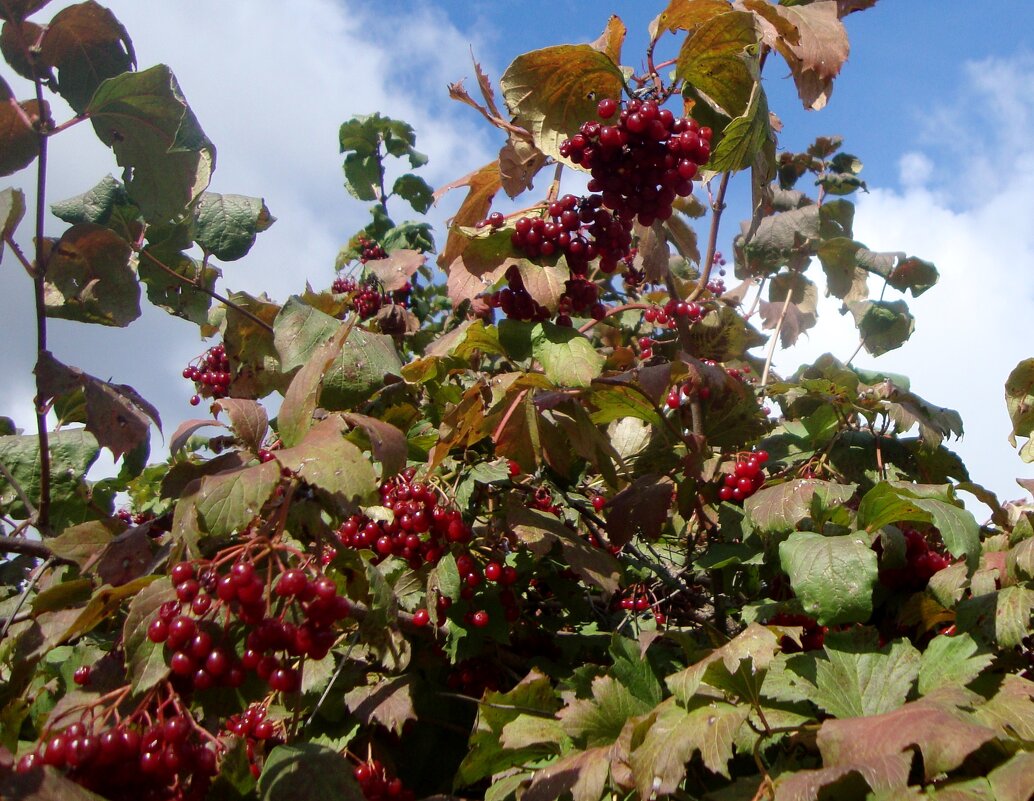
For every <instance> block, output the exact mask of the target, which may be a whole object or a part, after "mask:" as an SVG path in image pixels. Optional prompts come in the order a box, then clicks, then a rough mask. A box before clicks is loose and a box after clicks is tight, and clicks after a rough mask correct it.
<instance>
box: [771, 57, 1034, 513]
mask: <svg viewBox="0 0 1034 801" xmlns="http://www.w3.org/2000/svg"><path fill="white" fill-rule="evenodd" d="M1031 67H1034V59H1031V58H1029V57H1027V56H1019V57H1017V58H1015V59H1011V60H1009V59H994V60H989V61H985V62H979V63H970V64H967V66H966V69H965V71H964V73H965V75H966V82H965V83H964V84H963V85H962V86H961V87H960V89H959V96H958V98H956V100H957V103H953V104H952V105H951V106H950V107H946V108H944V109H940V110H938V109H929V117H928V119H929V130H928V132H927V135H926V137H925V138H924V147H923V149H922V151H915V152H910V153H908V154H906V155H905V156H904V157H903V158H902V160H901V163H900V166H901V182H902V188H901V189H900V190H898V191H895V190H886V189H875V190H873V191H872V192H871V194H868V195H861V196H860V197H858V198H857V202H858V209H857V214H856V217H855V236H856V238H857V239H858V240H859V241H861V242H864V243H865V244H866V245H867V246H869V247H870V248H872V249H873V250H892V251H897V250H904V251H906V252H907V253H908V254H909V255H915V256H919V257H920V258H924V259H927V260H930V261H932V262H934V264H936V265H937V268H938V269H939V271H940V273H941V280H940V283H939V284H938V285H937V286H935V287H934V288H933V289H931V290H929V291H928V292H927V293H926V294H924V295H923V296H921V297H920V298H918V299H915V300H913V299H912V298H911V297H910V296H909V297H908V298H907V301H908V303H909V307H910V308H911V310H912V312H913V313H914V315H915V317H916V331H915V334H913V336H912V338H911V340H910V341H909V342H907V343H906V344H905V345H904V347H902V348H901V349H899V350H897V351H893V352H892V353H888V354H886V355H884V356H882V357H880V358H879V359H873V358H871V357H868V356H866V355H865V354H862V355H860V356H859V357H858V358H857V359H856V360H855V364H858V365H859V366H863V367H878V368H881V369H885V370H889V371H893V372H899V373H904V374H906V375H909V376H910V377H911V378H912V388H913V390H914V391H915V392H917V393H918V394H919V395H921V396H923V397H925V398H927V399H928V400H929V401H931V402H933V403H937V404H941V405H944V406H948V407H952V408H955V409H957V410H958V411H959V412H960V413H961V414H962V417H963V421H964V424H965V429H966V436H965V437H964V439H963V440H962V441H961V442H958V443H954V444H952V445H951V447H953V448H955V449H956V450H957V451H958V452H959V454H960V455H961V456H962V457H963V460H964V461H965V462H966V464H967V466H968V467H969V469H970V473H971V476H972V478H973V480H974V481H976V482H978V483H983V484H985V485H986V486H988V487H989V488H990V489H993V490H994V491H995V492H997V493H998V494H999V496H1000V497H1001V498H1003V499H1009V498H1018V497H1023V496H1024V495H1025V493H1024V491H1023V490H1021V489H1020V488H1019V487H1017V485H1016V483H1015V481H1014V479H1015V477H1017V476H1019V477H1032V476H1034V468H1032V466H1030V465H1024V464H1023V463H1022V462H1021V461H1020V460H1019V458H1018V456H1017V455H1016V452H1015V451H1014V450H1013V449H1012V448H1011V447H1010V446H1009V444H1008V442H1007V441H1006V437H1007V436H1008V433H1009V429H1010V425H1009V420H1008V416H1007V414H1006V409H1005V403H1004V389H1003V385H1004V383H1005V379H1006V377H1007V376H1008V374H1009V371H1010V370H1012V368H1013V367H1014V366H1015V365H1016V363H1017V362H1019V361H1020V360H1022V359H1024V358H1029V357H1031V356H1034V338H1032V337H1031V335H1030V331H1031V328H1030V321H1031V320H1032V319H1034V280H1032V278H1031V276H1032V274H1034V227H1032V226H1031V224H1030V220H1031V209H1034V142H1032V141H1031V139H1030V125H1031V122H1032V121H1034V89H1032V88H1031V85H1030V82H1029V79H1028V76H1029V74H1030V69H1031ZM962 108H965V110H966V111H965V115H964V116H963V115H962V112H961V109H962ZM962 132H964V135H963V134H962ZM946 134H947V136H946ZM870 288H871V291H878V290H879V287H878V286H876V285H875V282H874V281H870ZM887 297H888V299H892V298H894V297H897V293H895V292H894V291H893V290H888V293H887ZM828 305H829V308H827V309H826V310H825V314H824V316H823V317H822V318H820V324H819V326H818V327H817V328H816V329H815V330H814V331H812V332H811V337H810V339H809V340H808V341H806V343H805V344H804V345H802V346H800V347H798V348H795V349H794V350H793V351H791V352H790V353H789V354H783V355H782V356H781V358H778V363H779V364H781V365H782V366H783V367H784V369H787V370H789V369H793V366H794V365H796V364H797V363H799V362H805V361H810V360H811V359H813V358H814V357H815V356H816V355H818V354H821V353H823V352H826V351H832V352H833V353H834V355H836V356H837V357H838V358H841V359H846V358H847V357H848V356H849V355H850V354H851V353H852V352H853V351H854V349H855V347H856V345H857V339H856V337H855V336H854V329H853V326H852V325H851V323H850V321H849V320H844V319H841V318H839V315H838V314H837V313H836V310H835V307H833V305H832V304H828Z"/></svg>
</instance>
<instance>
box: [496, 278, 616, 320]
mask: <svg viewBox="0 0 1034 801" xmlns="http://www.w3.org/2000/svg"><path fill="white" fill-rule="evenodd" d="M485 300H486V301H487V303H488V305H489V306H491V307H492V308H495V309H502V311H503V313H504V314H505V315H506V316H507V317H511V318H513V319H515V320H548V319H549V318H550V317H551V316H552V315H551V314H550V312H549V310H548V309H547V308H546V307H545V306H543V305H542V304H540V303H536V302H535V300H534V299H533V298H532V297H531V295H529V294H528V290H527V289H525V287H524V280H523V279H522V278H521V274H520V271H519V270H518V269H517V267H516V266H511V267H509V268H508V269H507V271H506V286H505V287H503V288H502V289H500V290H499V291H498V292H493V293H491V294H489V295H487V296H486V297H485ZM572 313H574V314H588V315H589V316H591V317H593V318H594V319H597V320H600V319H603V317H604V316H605V315H606V313H607V310H606V307H605V306H604V305H603V304H602V303H600V302H599V288H598V287H597V286H596V284H594V283H593V282H592V281H589V280H587V279H586V278H584V277H582V276H580V275H574V274H572V276H571V278H569V279H568V280H567V282H566V284H565V288H564V293H563V294H562V295H561V296H560V300H559V302H558V303H557V318H556V322H557V324H558V325H567V326H570V325H571V324H572V322H571V314H572Z"/></svg>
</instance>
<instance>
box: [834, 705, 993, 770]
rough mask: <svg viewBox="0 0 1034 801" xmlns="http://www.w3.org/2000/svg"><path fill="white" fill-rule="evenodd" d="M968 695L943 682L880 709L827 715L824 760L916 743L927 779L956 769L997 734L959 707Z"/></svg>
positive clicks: (862, 757) (853, 759) (869, 755)
mask: <svg viewBox="0 0 1034 801" xmlns="http://www.w3.org/2000/svg"><path fill="white" fill-rule="evenodd" d="M972 696H973V694H972V693H966V692H965V691H959V690H958V689H957V688H942V689H941V690H938V691H936V692H934V693H932V694H930V695H927V696H924V697H923V698H920V699H919V700H918V701H911V702H909V703H906V704H904V705H902V706H900V707H898V708H897V709H894V710H891V711H889V712H885V713H883V714H881V715H870V716H865V717H854V718H846V719H842V720H827V721H826V722H825V723H823V724H822V727H821V728H820V729H819V733H818V738H817V740H818V747H819V751H820V752H821V754H822V761H823V764H824V765H825V766H826V767H831V766H835V765H843V764H857V763H864V762H868V761H870V760H871V759H873V758H875V757H880V756H893V755H895V754H900V753H903V752H904V751H906V750H909V749H912V748H919V750H920V752H921V753H922V755H923V769H924V773H925V776H926V778H927V780H930V779H932V778H933V777H934V776H936V775H938V774H940V773H948V772H950V771H952V770H955V768H957V767H959V766H960V765H961V764H962V763H963V762H964V761H965V760H966V757H968V756H969V755H970V754H971V753H973V752H974V751H976V750H977V749H978V748H980V746H982V745H983V744H984V743H986V742H989V741H990V740H993V739H994V738H995V736H996V735H995V732H994V730H992V729H990V728H988V727H987V726H981V725H979V724H977V723H974V722H972V721H971V720H970V719H969V717H968V716H967V714H966V713H965V712H964V711H963V710H962V709H960V706H962V705H964V704H967V703H972Z"/></svg>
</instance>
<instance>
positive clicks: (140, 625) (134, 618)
mask: <svg viewBox="0 0 1034 801" xmlns="http://www.w3.org/2000/svg"><path fill="white" fill-rule="evenodd" d="M174 600H176V591H175V589H174V588H173V586H172V581H171V580H170V579H168V578H165V577H163V578H160V579H158V580H157V581H153V582H151V583H150V584H148V585H147V586H146V587H144V588H143V589H142V590H140V592H138V593H137V594H136V595H135V596H134V597H133V600H132V601H130V603H129V611H128V613H127V614H126V622H125V625H124V626H123V628H122V632H123V633H122V638H123V642H125V647H126V662H127V665H126V667H127V670H128V673H129V680H130V682H131V683H132V685H133V691H134V692H136V693H144V692H147V690H149V689H151V688H152V687H154V686H155V685H156V684H157V683H158V682H160V681H162V679H164V678H165V677H166V676H168V675H169V666H168V665H167V664H166V662H165V656H164V653H165V647H164V645H161V644H158V643H153V642H151V641H150V640H149V639H148V637H147V627H148V626H149V625H150V624H151V621H152V620H153V619H154V618H155V616H156V615H157V614H158V608H159V607H160V606H161V605H162V604H164V603H165V602H166V601H174Z"/></svg>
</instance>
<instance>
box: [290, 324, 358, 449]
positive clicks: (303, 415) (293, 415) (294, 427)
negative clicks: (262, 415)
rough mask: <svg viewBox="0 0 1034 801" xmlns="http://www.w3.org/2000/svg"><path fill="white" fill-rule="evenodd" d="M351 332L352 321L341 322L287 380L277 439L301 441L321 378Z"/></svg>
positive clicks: (310, 423)
mask: <svg viewBox="0 0 1034 801" xmlns="http://www.w3.org/2000/svg"><path fill="white" fill-rule="evenodd" d="M351 333H352V324H346V325H342V326H341V327H340V328H339V329H338V331H337V332H336V333H335V334H334V336H333V337H331V338H330V339H328V340H327V341H326V342H324V343H323V344H322V345H320V346H319V348H317V349H316V351H315V352H314V353H313V355H312V357H311V358H310V359H309V361H308V362H306V363H305V366H304V367H302V369H301V370H299V371H298V373H297V375H295V377H294V378H293V379H292V380H291V385H290V386H289V387H288V388H287V393H286V395H285V396H284V402H283V404H281V406H280V414H279V415H277V420H278V421H279V424H280V425H279V429H278V430H279V433H280V439H281V440H283V442H284V444H285V445H287V446H288V447H290V446H292V445H297V444H298V443H299V442H301V440H302V438H303V437H304V436H305V433H306V432H307V431H308V430H309V428H310V427H311V426H312V414H313V412H314V411H315V410H316V401H317V399H318V398H319V394H320V387H321V385H322V384H323V378H324V377H325V376H326V374H327V371H328V370H330V368H331V366H332V365H333V364H334V361H335V360H336V359H337V357H338V354H339V353H341V348H342V347H344V344H345V340H346V339H348V335H349V334H351Z"/></svg>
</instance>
